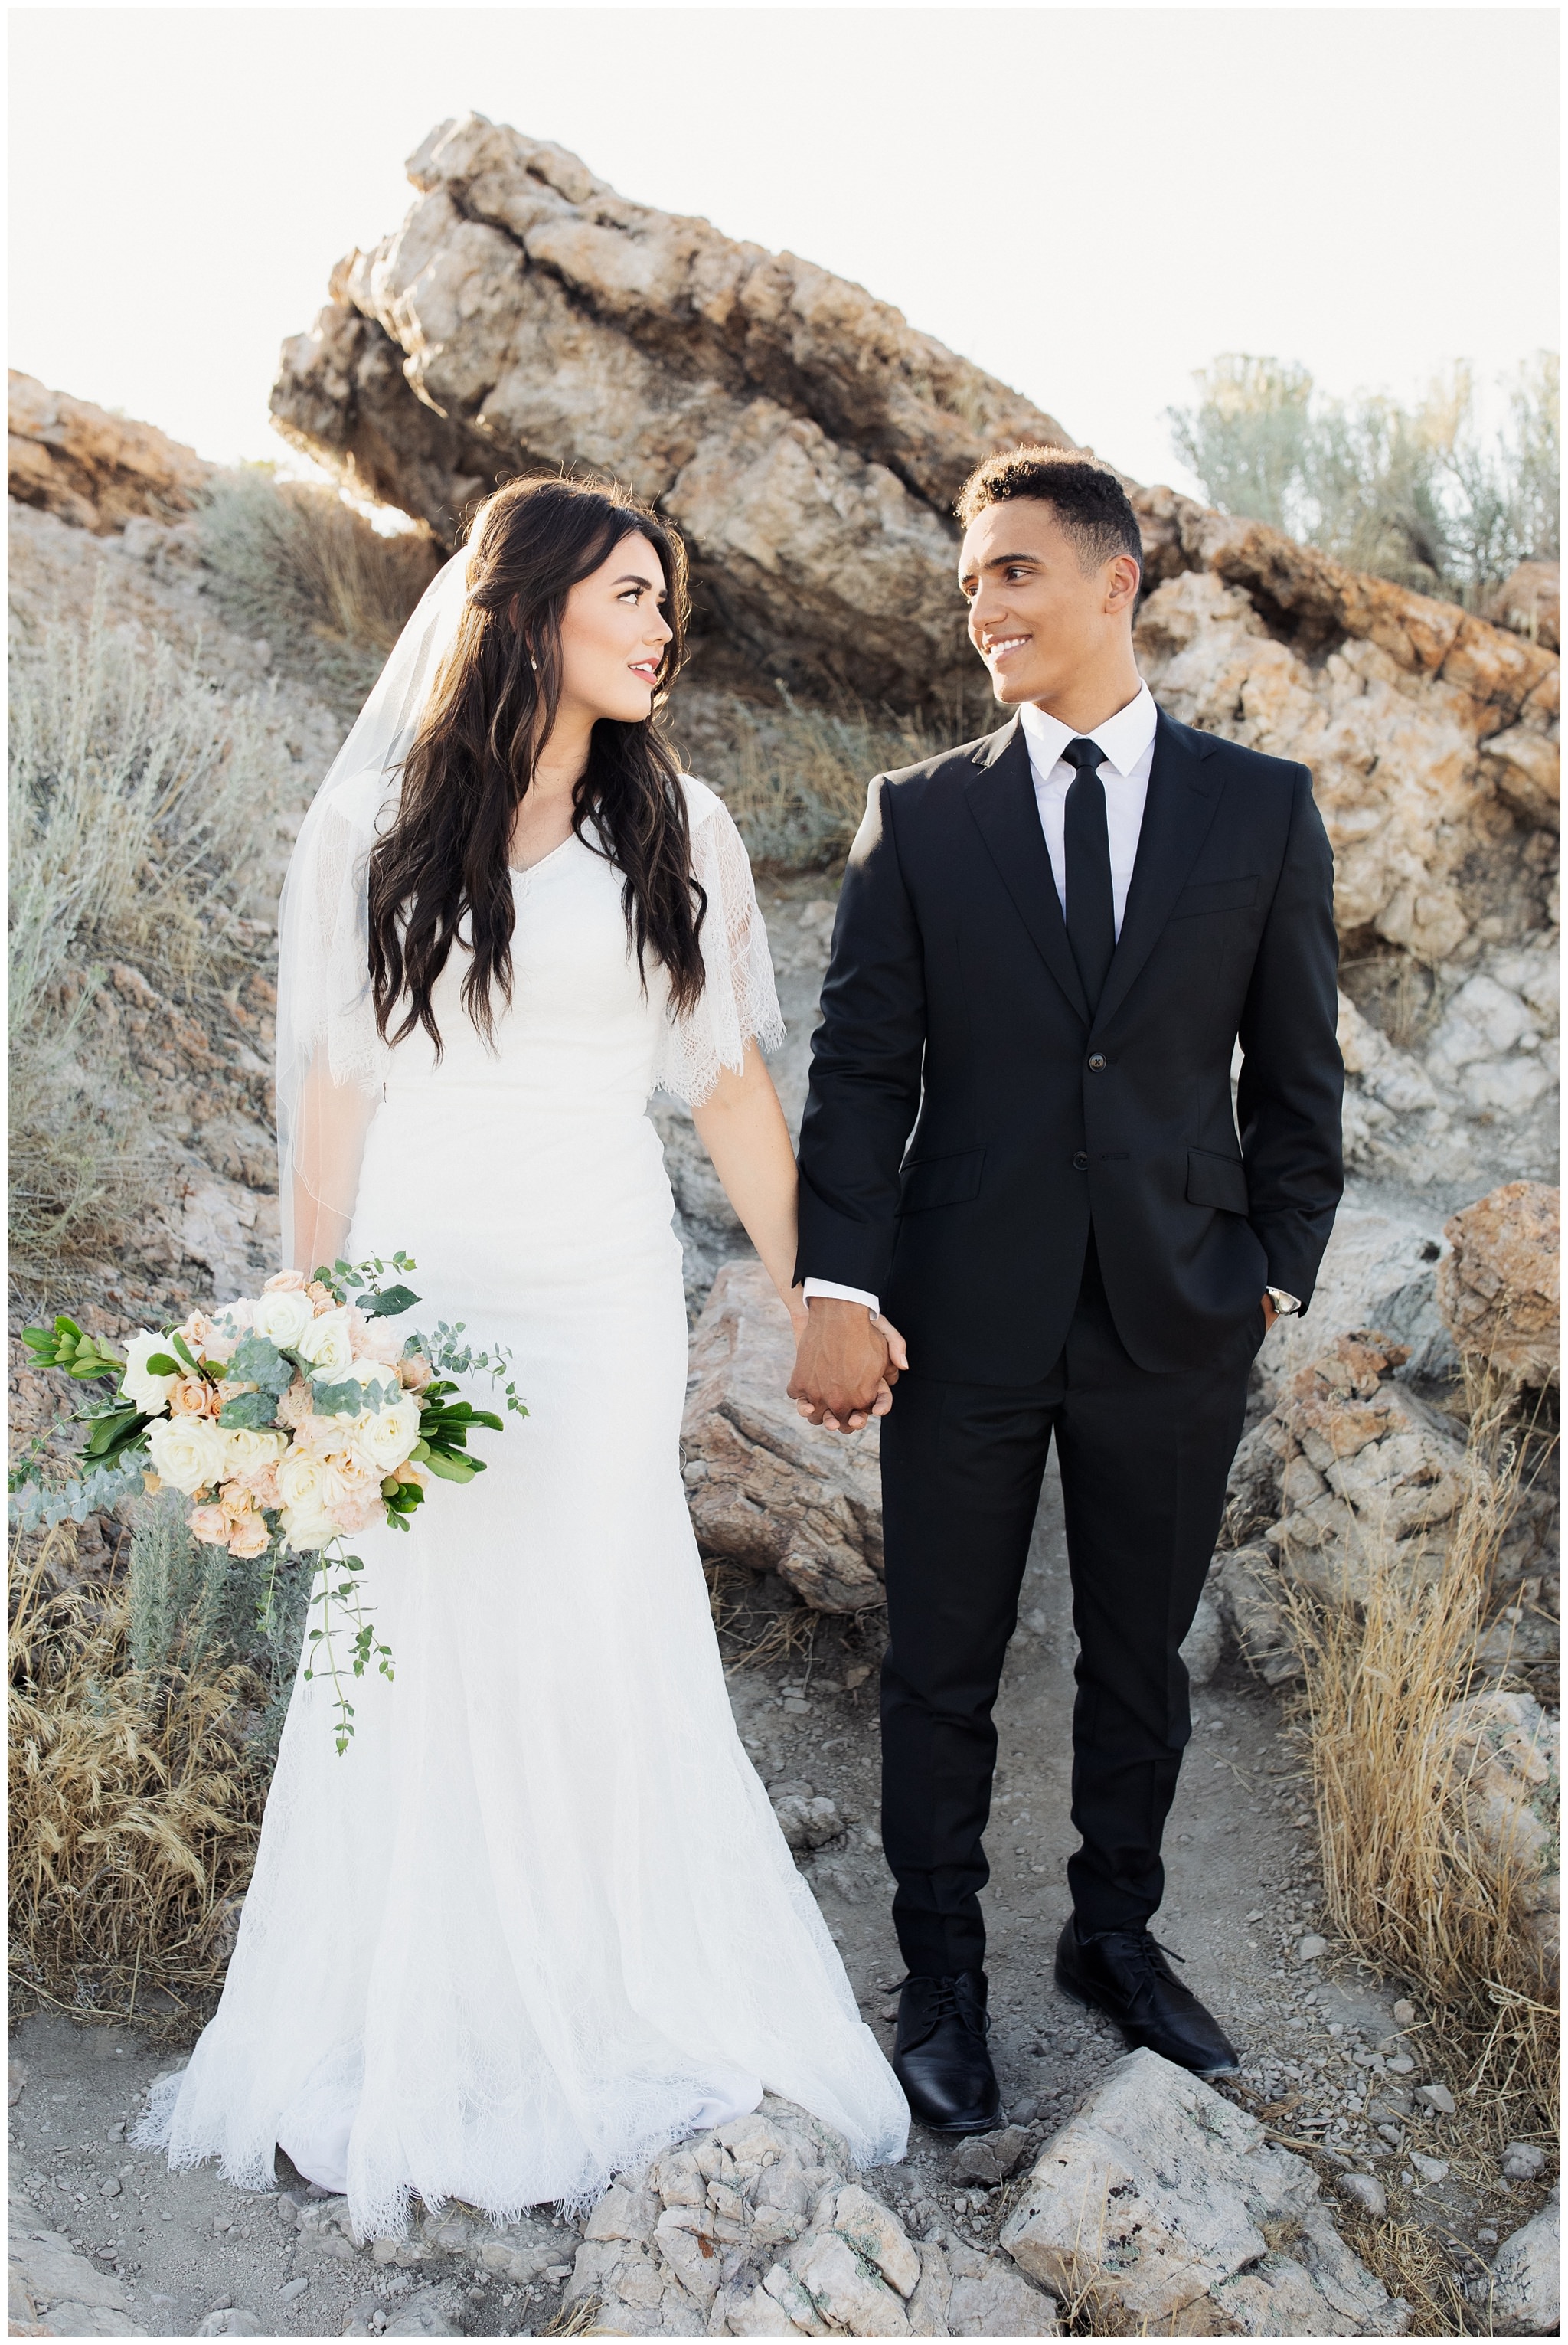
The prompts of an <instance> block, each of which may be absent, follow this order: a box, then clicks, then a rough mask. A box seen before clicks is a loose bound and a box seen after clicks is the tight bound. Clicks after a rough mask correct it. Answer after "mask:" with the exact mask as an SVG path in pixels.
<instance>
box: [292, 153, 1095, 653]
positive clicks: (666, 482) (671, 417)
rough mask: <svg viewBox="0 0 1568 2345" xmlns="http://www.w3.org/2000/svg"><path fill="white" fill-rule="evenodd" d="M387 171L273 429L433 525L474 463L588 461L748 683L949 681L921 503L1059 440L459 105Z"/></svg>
mask: <svg viewBox="0 0 1568 2345" xmlns="http://www.w3.org/2000/svg"><path fill="white" fill-rule="evenodd" d="M409 176H410V179H411V180H412V181H413V183H414V185H415V187H416V188H418V189H419V190H420V201H419V202H418V203H416V204H415V206H414V208H413V209H412V210H411V211H410V214H409V216H408V218H407V219H406V220H405V221H404V223H403V225H402V227H401V228H400V229H399V230H398V232H397V233H396V234H395V235H393V236H390V237H388V238H386V239H383V241H382V242H381V243H380V244H379V245H377V246H376V247H375V248H374V249H373V250H372V251H369V252H356V253H353V254H351V255H350V256H349V258H348V259H346V260H344V261H342V262H341V263H339V267H338V269H337V270H336V271H335V272H334V276H333V279H332V294H333V299H332V304H331V306H330V307H329V309H328V310H324V311H323V312H322V314H321V316H320V317H319V319H318V320H317V322H316V325H315V327H314V329H313V330H312V331H311V332H310V333H309V334H308V335H302V336H300V337H299V338H298V340H294V341H291V342H289V343H288V344H286V345H285V349H284V353H283V365H282V371H281V374H280V376H279V378H278V384H277V386H276V389H275V391H274V392H273V401H272V408H273V415H274V417H275V419H276V421H277V422H278V426H279V428H280V429H281V430H282V431H284V432H285V433H286V434H287V436H288V438H290V439H291V440H293V441H294V442H296V443H297V444H298V445H300V446H302V447H305V448H307V449H309V451H310V452H312V453H315V454H317V455H319V456H320V457H321V458H322V459H323V460H324V461H327V462H333V463H335V464H336V465H337V466H338V467H339V470H340V471H343V472H349V473H351V474H352V476H353V477H354V479H355V480H357V481H358V482H359V483H361V485H362V486H364V487H365V488H366V489H368V490H369V492H370V493H371V494H373V495H375V496H379V497H381V498H383V499H385V500H387V501H388V502H389V503H396V504H400V505H402V506H404V507H405V509H406V510H408V511H410V512H413V513H418V514H419V515H420V518H422V519H424V520H426V521H428V522H429V523H430V525H431V527H432V528H433V529H434V530H435V531H436V532H437V533H438V534H439V535H441V536H443V537H445V538H446V539H447V540H448V542H450V541H451V540H452V538H453V536H454V534H455V533H456V531H457V529H458V527H459V526H460V521H461V518H462V516H463V514H464V513H465V511H466V510H467V508H468V507H469V506H470V504H471V503H472V501H473V500H474V498H475V497H476V495H478V494H480V493H482V492H483V491H484V490H485V489H486V488H488V487H489V486H490V484H491V482H493V481H494V480H495V479H497V478H498V477H503V476H508V475H511V474H512V473H515V472H518V471H525V472H526V471H534V470H541V469H545V470H549V471H554V470H555V469H556V467H557V466H558V465H560V464H562V463H565V464H568V465H571V466H572V467H578V468H582V469H585V470H587V471H590V472H600V473H613V474H615V475H617V476H618V477H619V478H621V479H622V480H625V481H627V482H630V483H631V484H632V486H633V487H635V488H636V489H638V490H639V491H640V492H642V494H643V495H645V496H649V497H652V498H655V499H657V500H658V501H659V503H660V504H661V506H662V507H663V510H664V511H665V512H667V513H669V514H670V516H671V518H672V519H673V521H675V522H676V523H678V524H679V526H680V527H681V529H682V530H683V532H684V533H685V534H686V536H687V537H688V539H689V541H690V543H691V546H692V551H693V558H694V563H695V570H696V578H697V583H698V587H699V592H700V596H701V598H702V599H703V601H704V602H705V604H707V607H708V612H709V615H710V616H712V617H716V618H717V619H718V620H720V621H721V622H722V624H723V626H724V628H725V629H726V631H728V632H730V633H732V634H736V635H738V636H740V637H741V638H744V640H746V641H748V642H749V643H751V644H752V645H754V647H755V649H756V650H757V651H758V652H759V653H760V654H762V655H764V656H765V658H766V659H767V660H768V661H769V662H770V663H771V665H770V666H769V668H768V671H767V672H768V673H769V675H772V674H774V673H776V672H778V669H779V666H780V665H781V663H784V664H788V663H790V662H791V661H792V660H793V661H796V662H799V661H803V660H804V662H806V663H807V664H808V665H814V666H816V667H818V668H823V667H825V668H826V669H827V670H828V671H829V672H834V673H837V674H839V675H841V676H842V678H843V680H845V681H846V682H854V683H855V685H857V686H858V687H859V688H860V689H862V690H865V691H867V692H871V693H875V694H878V695H880V694H883V693H888V692H891V693H894V694H895V695H900V696H903V697H905V698H911V697H913V698H916V699H918V698H923V697H925V696H926V695H927V693H928V692H929V691H930V690H931V688H932V687H933V685H936V682H937V678H938V677H940V678H941V679H942V680H943V682H944V683H946V680H947V679H949V678H950V677H951V676H952V675H955V674H957V673H964V674H966V675H967V674H968V673H969V670H970V668H971V666H972V655H970V654H969V653H968V651H967V650H966V646H965V643H964V635H963V625H962V614H961V607H960V605H959V604H958V600H957V596H956V593H955V591H954V586H953V581H952V577H951V567H952V563H951V556H952V551H953V543H954V538H953V531H952V526H951V523H950V522H949V521H948V520H947V519H946V514H947V511H948V508H949V507H950V506H951V503H952V500H953V497H954V495H955V494H956V491H957V488H958V485H959V483H960V482H961V481H962V480H963V478H964V475H965V473H966V472H967V471H968V469H969V467H970V465H971V464H972V463H973V462H974V461H975V458H976V455H977V454H978V453H980V452H982V451H983V450H984V449H986V448H987V447H990V446H994V445H997V444H1002V443H1006V442H1012V441H1017V440H1023V439H1045V440H1049V441H1055V442H1067V434H1066V433H1065V432H1064V431H1063V430H1062V428H1061V426H1060V424H1058V423H1057V422H1056V421H1054V419H1053V418H1052V417H1050V416H1048V415H1046V414H1043V413H1042V412H1041V411H1040V410H1039V409H1038V408H1036V407H1034V406H1033V405H1032V404H1031V403H1030V402H1029V401H1027V400H1024V399H1020V398H1019V397H1018V396H1017V394H1016V393H1015V392H1012V391H1008V390H1007V388H1006V387H1005V386H1004V385H1002V384H1000V383H998V382H996V381H994V380H993V379H992V378H991V377H990V376H988V375H986V374H984V373H982V371H980V369H978V368H977V367H974V366H971V365H970V364H969V363H968V361H967V360H964V359H961V358H958V357H956V355H955V354H954V353H953V352H952V351H951V350H946V349H944V348H943V346H942V345H941V343H939V342H936V341H934V340H932V339H931V338H930V337H929V336H928V335H925V334H920V333H916V331H915V330H913V329H912V328H911V327H909V326H908V325H907V324H906V323H905V320H904V319H903V318H902V317H901V316H900V315H899V313H898V312H897V310H893V309H890V308H889V307H888V306H887V304H886V303H885V302H881V301H877V300H875V299H873V298H872V297H871V295H869V294H868V293H866V292H865V291H864V290H863V289H861V288H860V287H859V286H856V285H851V284H848V283H846V282H845V280H844V279H841V278H836V277H834V276H832V275H830V274H829V273H828V272H827V271H826V270H824V269H816V268H814V267H813V266H812V265H811V263H810V262H808V261H803V260H799V259H795V258H794V256H793V255H791V254H782V255H781V254H774V253H769V252H765V251H764V250H763V249H762V248H761V247H760V246H757V245H750V244H741V243H736V242H734V241H733V239H730V238H728V237H725V236H723V235H721V234H720V233H719V231H718V230H717V229H715V228H712V227H711V226H710V225H709V223H708V222H707V221H706V220H701V219H687V218H677V217H674V216H673V215H671V214H669V213H665V212H660V211H656V210H653V209H652V208H649V207H648V206H646V205H642V204H636V203H632V202H629V201H627V199H626V198H623V197H622V196H619V195H617V194H616V193H615V191H614V189H613V188H610V187H607V186H606V185H605V183H604V182H603V181H602V179H597V178H594V176H593V174H592V172H591V171H590V170H589V169H588V168H587V167H586V166H585V165H584V164H582V162H580V161H579V160H578V158H577V157H575V156H573V155H569V154H567V153H566V152H565V151H564V150H563V149H562V148H561V147H555V146H552V145H551V144H549V143H548V142H546V141H541V140H538V139H531V138H528V137H523V136H521V134H520V133H519V132H517V131H515V130H511V129H508V128H507V127H504V126H499V125H496V124H492V123H491V122H488V121H486V120H485V118H484V117H482V116H481V115H470V116H468V117H466V118H465V119H464V120H462V121H459V122H447V123H443V124H441V125H440V127H439V128H437V129H436V130H435V131H433V132H432V133H431V135H430V137H429V138H428V139H427V140H426V141H425V143H424V145H423V146H422V147H420V150H419V152H418V153H417V154H416V155H415V156H414V157H412V158H411V159H410V164H409ZM1068 444H1070V443H1068ZM845 639H847V640H845ZM835 645H838V646H839V647H840V652H841V655H835ZM934 671H935V672H934Z"/></svg>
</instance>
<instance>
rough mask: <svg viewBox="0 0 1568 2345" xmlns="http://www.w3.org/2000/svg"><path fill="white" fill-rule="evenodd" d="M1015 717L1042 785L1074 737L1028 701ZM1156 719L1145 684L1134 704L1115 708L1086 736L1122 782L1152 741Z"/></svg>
mask: <svg viewBox="0 0 1568 2345" xmlns="http://www.w3.org/2000/svg"><path fill="white" fill-rule="evenodd" d="M1018 716H1019V721H1020V723H1021V724H1022V726H1023V728H1024V736H1025V738H1026V740H1027V742H1028V745H1029V756H1030V758H1031V759H1032V761H1033V763H1034V765H1035V766H1036V767H1037V770H1038V773H1039V776H1040V778H1041V780H1042V781H1043V780H1044V779H1045V777H1046V776H1047V774H1048V773H1049V772H1050V771H1051V768H1052V767H1053V766H1055V765H1056V764H1057V761H1058V760H1059V758H1060V756H1061V754H1062V751H1063V750H1064V749H1065V748H1066V747H1067V743H1068V742H1069V741H1076V740H1077V738H1078V736H1077V734H1076V733H1075V732H1074V731H1073V729H1072V727H1071V726H1070V725H1064V724H1063V723H1062V721H1061V718H1060V717H1059V716H1047V714H1046V712H1045V710H1044V709H1043V708H1037V707H1036V706H1035V705H1034V703H1033V702H1032V701H1026V702H1025V703H1024V706H1023V707H1022V708H1021V709H1020V710H1019V712H1018ZM1158 716H1159V711H1158V709H1157V708H1156V706H1155V705H1154V695H1153V693H1152V692H1150V690H1149V688H1148V685H1147V684H1146V685H1141V686H1140V687H1139V690H1138V697H1137V699H1136V700H1129V701H1128V704H1127V706H1126V707H1125V708H1118V710H1117V713H1116V715H1115V716H1108V717H1107V718H1106V721H1105V723H1104V724H1103V725H1097V726H1095V729H1094V731H1093V732H1092V733H1091V734H1090V735H1089V736H1088V738H1089V739H1090V740H1091V741H1092V742H1094V743H1095V745H1096V746H1097V747H1098V748H1101V749H1103V750H1104V751H1105V755H1106V763H1107V765H1108V766H1109V767H1110V769H1111V771H1112V772H1113V773H1114V774H1117V775H1118V776H1119V777H1121V779H1122V780H1123V781H1125V780H1126V779H1127V777H1128V775H1129V774H1130V773H1131V772H1132V769H1133V767H1134V766H1136V765H1137V764H1138V759H1139V758H1140V757H1141V756H1143V754H1144V752H1145V750H1146V749H1147V748H1148V745H1149V743H1150V742H1151V741H1152V740H1153V738H1154V728H1155V726H1156V724H1157V722H1158Z"/></svg>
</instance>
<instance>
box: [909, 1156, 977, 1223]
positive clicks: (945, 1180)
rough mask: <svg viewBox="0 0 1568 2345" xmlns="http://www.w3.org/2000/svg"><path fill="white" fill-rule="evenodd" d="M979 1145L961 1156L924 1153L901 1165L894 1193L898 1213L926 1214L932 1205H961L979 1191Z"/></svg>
mask: <svg viewBox="0 0 1568 2345" xmlns="http://www.w3.org/2000/svg"><path fill="white" fill-rule="evenodd" d="M985 1162H986V1152H985V1150H984V1149H983V1148H970V1149H966V1151H965V1152H964V1153H963V1155H961V1156H926V1157H923V1158H921V1159H920V1161H919V1162H916V1163H914V1164H906V1165H905V1167H904V1172H903V1175H902V1178H901V1181H900V1185H899V1193H898V1210H899V1212H900V1213H927V1212H928V1211H929V1210H930V1208H931V1207H932V1206H933V1205H961V1204H963V1203H964V1202H965V1200H966V1198H968V1197H977V1196H978V1195H979V1193H980V1171H981V1167H982V1166H983V1165H984V1163H985Z"/></svg>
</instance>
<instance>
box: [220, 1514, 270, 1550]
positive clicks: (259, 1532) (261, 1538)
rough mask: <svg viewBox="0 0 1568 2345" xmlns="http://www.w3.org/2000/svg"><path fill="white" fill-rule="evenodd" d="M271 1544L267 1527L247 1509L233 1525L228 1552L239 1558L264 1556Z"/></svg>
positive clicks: (256, 1515) (257, 1516)
mask: <svg viewBox="0 0 1568 2345" xmlns="http://www.w3.org/2000/svg"><path fill="white" fill-rule="evenodd" d="M271 1544H272V1534H271V1532H270V1531H269V1530H268V1528H267V1525H266V1524H265V1523H264V1522H263V1521H262V1519H261V1517H260V1516H259V1515H258V1514H257V1513H256V1512H255V1511H254V1509H252V1508H248V1509H247V1510H246V1512H245V1513H244V1514H243V1515H241V1516H240V1517H239V1518H238V1520H237V1522H236V1523H235V1526H234V1530H233V1533H232V1536H231V1537H230V1538H229V1542H228V1552H229V1554H230V1555H239V1556H251V1555H265V1554H266V1552H267V1550H268V1548H269V1547H270V1546H271Z"/></svg>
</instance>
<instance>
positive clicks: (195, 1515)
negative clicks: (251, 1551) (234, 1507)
mask: <svg viewBox="0 0 1568 2345" xmlns="http://www.w3.org/2000/svg"><path fill="white" fill-rule="evenodd" d="M188 1520H189V1529H190V1535H191V1537H192V1538H193V1539H199V1540H200V1541H201V1543H202V1545H203V1547H224V1546H226V1545H227V1544H228V1528H229V1526H228V1516H227V1515H226V1514H225V1513H224V1511H223V1508H221V1507H195V1508H192V1510H191V1513H190V1516H189V1518H188Z"/></svg>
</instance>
